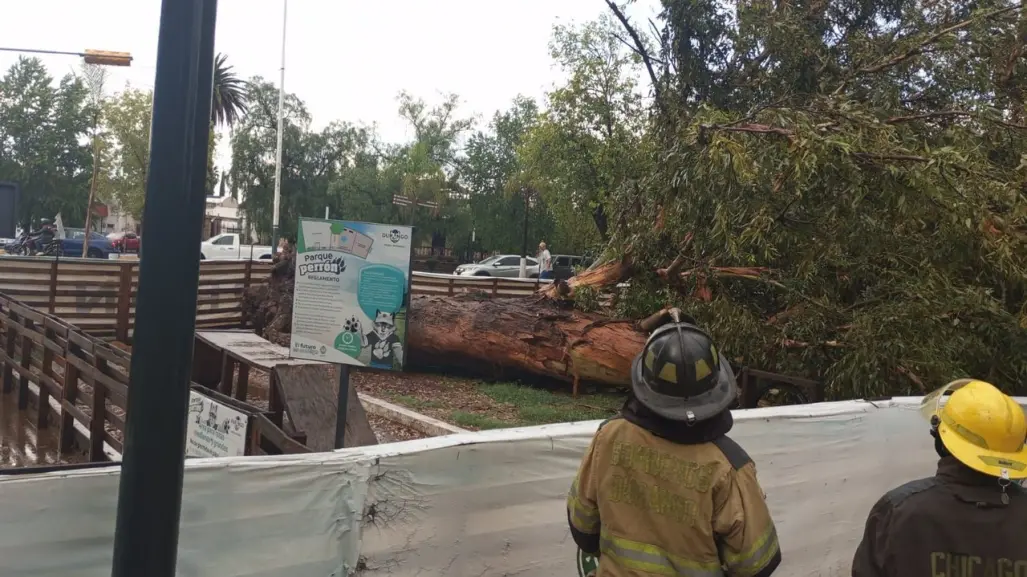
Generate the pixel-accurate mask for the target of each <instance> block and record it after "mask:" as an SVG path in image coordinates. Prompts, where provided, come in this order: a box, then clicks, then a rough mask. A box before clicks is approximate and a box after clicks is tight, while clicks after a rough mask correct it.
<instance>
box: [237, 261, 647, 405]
mask: <svg viewBox="0 0 1027 577" xmlns="http://www.w3.org/2000/svg"><path fill="white" fill-rule="evenodd" d="M276 258H277V259H278V261H279V262H278V263H277V264H276V265H275V267H274V270H273V271H272V273H271V275H269V278H268V280H267V282H266V283H261V284H259V285H255V286H252V287H250V288H249V289H248V290H247V291H246V294H245V295H244V297H243V303H242V309H243V318H244V324H248V325H250V326H252V327H253V329H254V332H256V333H257V334H258V335H261V336H262V337H264V338H266V339H268V340H270V341H272V342H276V343H278V344H280V345H283V346H289V336H290V335H289V333H290V332H291V331H292V326H291V325H292V297H293V271H294V270H295V269H294V266H293V262H294V261H293V258H294V253H293V252H292V251H291V250H287V251H285V252H283V253H282V254H280V255H276ZM597 269H599V270H596V271H588V272H585V273H582V274H580V275H578V276H577V277H574V278H572V279H571V281H570V287H568V285H567V284H562V283H561V286H562V287H563V288H564V291H565V292H569V293H571V294H573V287H574V286H576V285H578V284H587V285H590V286H604V285H608V284H609V283H611V282H615V281H616V279H619V278H622V277H623V275H624V274H626V272H627V271H628V270H630V263H629V262H628V260H627V259H622V260H616V261H612V262H610V263H607V264H604V265H600V266H599V267H597ZM553 288H555V287H553ZM548 290H549V289H548V288H547V289H544V291H543V292H545V291H548ZM563 296H566V294H561V295H560V296H558V297H557V298H552V299H551V298H547V297H545V296H542V295H539V296H536V297H521V298H496V299H492V298H487V297H483V296H481V295H476V294H464V295H457V296H441V295H439V296H437V295H411V297H410V309H409V313H408V317H407V342H406V350H405V351H404V353H405V357H406V359H407V366H408V367H409V368H411V369H414V370H416V369H418V368H439V369H442V370H445V371H450V372H469V373H476V374H478V375H482V376H487V377H495V376H501V375H502V376H517V375H534V376H538V377H545V378H549V379H555V380H558V381H563V382H567V383H572V384H574V385H575V386H574V390H575V391H576V390H577V385H578V384H580V383H592V384H597V385H604V386H626V385H629V384H630V383H631V374H630V373H631V361H632V360H633V359H634V357H635V355H637V354H638V353H639V351H641V350H642V345H643V344H645V339H646V334H647V333H645V332H643V331H642V330H641V329H640V328H639V325H638V323H636V322H635V321H634V320H631V319H613V318H609V317H605V316H602V315H596V314H588V313H583V312H581V311H578V310H574V309H572V308H571V307H569V306H568V304H567V303H565V302H562V301H561V297H563Z"/></svg>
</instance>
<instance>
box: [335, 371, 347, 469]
mask: <svg viewBox="0 0 1027 577" xmlns="http://www.w3.org/2000/svg"><path fill="white" fill-rule="evenodd" d="M348 410H349V365H339V404H338V405H337V406H336V409H335V448H336V449H341V448H343V447H345V446H346V445H345V441H346V412H347V411H348Z"/></svg>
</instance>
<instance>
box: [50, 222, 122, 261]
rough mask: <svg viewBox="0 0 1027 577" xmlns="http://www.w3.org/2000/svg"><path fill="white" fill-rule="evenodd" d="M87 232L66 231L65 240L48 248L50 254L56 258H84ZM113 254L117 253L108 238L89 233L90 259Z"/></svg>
mask: <svg viewBox="0 0 1027 577" xmlns="http://www.w3.org/2000/svg"><path fill="white" fill-rule="evenodd" d="M85 240H86V231H84V230H82V229H81V228H66V229H64V238H63V239H60V240H56V241H55V246H53V247H52V248H51V247H47V250H46V252H47V253H48V254H54V253H55V254H54V256H72V257H75V256H82V245H83V244H85ZM112 252H117V250H116V249H115V248H114V245H112V244H111V241H109V240H107V237H105V236H104V235H102V234H100V233H98V232H90V233H89V248H88V249H87V252H86V254H87V255H88V257H89V258H108V256H109V255H110V254H111V253H112Z"/></svg>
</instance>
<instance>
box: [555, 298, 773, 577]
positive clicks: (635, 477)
mask: <svg viewBox="0 0 1027 577" xmlns="http://www.w3.org/2000/svg"><path fill="white" fill-rule="evenodd" d="M672 315H673V317H672V318H673V320H674V321H675V322H671V323H666V324H664V325H663V326H661V327H659V328H657V329H656V330H655V331H654V332H653V333H652V335H650V337H649V339H648V340H647V342H646V344H645V346H644V347H643V349H642V352H641V354H639V356H638V357H637V358H635V360H634V363H633V365H632V371H631V376H632V379H631V380H632V393H633V394H632V395H631V396H630V397H629V399H628V400H627V402H626V403H625V405H624V408H623V409H622V411H621V414H620V415H619V416H618V417H615V418H613V419H610V420H609V421H606V422H605V423H603V424H602V425H600V427H599V430H598V431H597V432H596V435H595V437H594V438H593V439H592V443H591V445H590V446H589V447H588V450H587V451H586V453H585V457H584V459H583V460H582V462H581V466H580V467H579V469H578V474H577V477H576V479H575V480H574V483H573V485H572V486H571V491H570V494H569V495H568V498H567V515H568V521H569V523H570V528H571V535H572V536H573V538H574V541H575V542H576V543H577V544H578V547H579V548H580V549H581V551H582V552H584V553H585V554H588V555H591V556H598V568H597V569H596V568H595V567H594V563H593V562H592V561H593V559H594V558H592V557H587V556H585V555H582V554H580V553H579V562H578V571H579V573H582V574H583V575H584V574H592V573H593V572H594V573H595V574H596V575H597V576H598V577H636V576H643V575H645V576H648V575H667V576H677V575H681V576H684V577H724V576H727V577H767V576H769V575H770V574H771V573H773V572H774V570H775V569H776V568H777V567H778V565H779V564H780V562H781V551H780V547H779V545H778V541H777V532H776V530H775V528H774V522H773V521H772V519H771V517H770V512H769V510H768V508H767V503H766V497H765V495H764V494H763V490H762V489H761V488H760V485H759V483H758V482H757V480H756V469H755V466H754V464H753V462H752V460H751V459H750V458H749V455H748V454H746V452H745V450H744V449H742V447H740V446H739V445H738V444H737V443H735V442H734V441H732V440H731V439H730V438H728V437H727V436H726V434H727V432H728V431H730V430H731V427H732V424H733V421H732V417H731V411H730V410H729V407H730V406H731V405H732V404H733V403H734V401H735V399H736V398H737V396H738V390H737V387H736V384H735V376H734V373H733V372H732V370H731V366H730V365H729V364H728V361H727V359H726V358H725V357H724V355H723V354H722V353H720V352H719V351H718V350H717V348H716V347H715V346H714V344H713V341H712V339H711V338H710V336H709V335H708V334H706V333H705V332H704V331H702V330H701V329H699V328H698V327H696V326H695V321H693V320H692V319H685V321H687V322H681V319H680V317H679V313H677V311H672ZM583 558H587V559H588V560H589V562H583V560H582V559H583Z"/></svg>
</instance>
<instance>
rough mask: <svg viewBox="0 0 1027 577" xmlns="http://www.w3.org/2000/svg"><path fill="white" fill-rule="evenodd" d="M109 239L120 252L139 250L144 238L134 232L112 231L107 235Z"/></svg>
mask: <svg viewBox="0 0 1027 577" xmlns="http://www.w3.org/2000/svg"><path fill="white" fill-rule="evenodd" d="M107 239H108V240H110V241H111V244H112V245H114V248H115V250H117V251H118V252H139V243H140V241H141V240H142V239H141V238H140V237H139V235H137V234H136V233H134V232H112V233H111V234H109V235H107Z"/></svg>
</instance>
